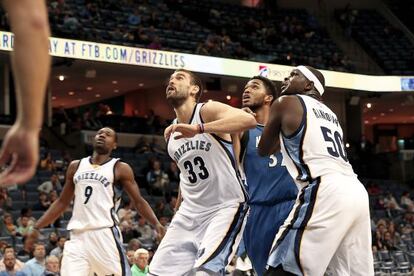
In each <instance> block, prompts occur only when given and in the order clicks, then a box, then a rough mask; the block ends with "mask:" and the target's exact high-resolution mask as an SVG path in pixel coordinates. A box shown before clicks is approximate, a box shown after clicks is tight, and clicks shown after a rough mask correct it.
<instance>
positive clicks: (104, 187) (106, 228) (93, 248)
mask: <svg viewBox="0 0 414 276" xmlns="http://www.w3.org/2000/svg"><path fill="white" fill-rule="evenodd" d="M116 145H117V134H116V132H115V131H114V130H113V129H111V128H109V127H104V128H102V129H100V130H98V132H97V133H96V135H95V139H94V143H93V149H94V151H93V154H92V156H90V157H85V158H83V159H81V160H76V161H73V162H72V163H71V164H70V165H69V167H68V170H67V172H66V183H65V186H64V187H63V191H62V193H61V195H60V197H59V198H58V199H57V200H56V201H55V202H54V203H53V204H52V205H51V206H50V208H49V209H48V210H47V211H46V213H45V214H44V215H43V216H42V217H41V218H40V219H39V221H38V222H37V223H36V225H35V227H36V228H42V227H45V226H48V225H50V224H51V223H53V222H54V221H55V220H56V219H57V218H58V217H59V216H60V215H61V214H62V213H63V212H64V211H65V210H66V208H67V207H68V205H69V204H70V202H71V201H72V199H73V196H75V199H74V205H73V214H72V218H71V219H70V221H69V224H68V230H70V236H71V237H70V241H68V242H66V244H65V249H64V251H63V259H62V268H61V275H62V276H66V275H68V276H69V275H79V276H88V275H92V274H93V273H96V274H97V275H116V276H118V275H119V276H121V275H122V276H124V275H131V269H130V267H129V265H128V260H127V258H126V255H125V252H124V250H123V248H122V236H121V232H120V231H119V228H118V226H117V225H118V217H117V215H116V211H117V209H118V206H119V202H120V200H121V193H122V190H125V191H126V192H127V194H128V195H129V197H130V198H131V199H132V201H133V202H134V203H135V208H136V209H137V211H138V213H139V214H140V215H141V216H143V217H144V218H146V219H147V220H148V221H149V222H150V223H151V224H152V225H153V227H154V228H155V229H156V230H157V233H158V234H159V235H160V236H162V235H164V232H165V230H164V227H163V226H162V225H161V224H160V223H159V221H158V219H157V218H156V216H155V214H154V212H153V211H152V209H151V207H150V206H149V204H148V203H147V202H146V201H145V199H144V198H143V197H142V196H141V194H140V192H139V188H138V185H137V183H136V182H135V180H134V173H133V171H132V169H131V167H130V166H129V165H128V164H126V163H124V162H121V161H120V160H119V159H118V158H112V157H111V153H112V151H113V150H114V149H115V148H116Z"/></svg>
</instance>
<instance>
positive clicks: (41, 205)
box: [33, 193, 50, 211]
mask: <svg viewBox="0 0 414 276" xmlns="http://www.w3.org/2000/svg"><path fill="white" fill-rule="evenodd" d="M49 206H50V200H49V198H48V196H47V194H45V193H39V201H38V202H37V203H36V204H35V205H34V206H33V210H35V211H46V210H47V209H48V208H49Z"/></svg>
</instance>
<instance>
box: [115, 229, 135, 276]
mask: <svg viewBox="0 0 414 276" xmlns="http://www.w3.org/2000/svg"><path fill="white" fill-rule="evenodd" d="M111 232H112V235H113V236H114V239H115V244H116V248H117V249H118V254H119V259H120V260H121V268H122V276H131V275H132V274H131V270H130V269H129V266H128V260H127V259H126V256H125V254H124V252H123V250H122V243H121V241H120V240H119V237H120V233H119V231H118V229H117V228H116V227H111ZM127 266H128V267H127Z"/></svg>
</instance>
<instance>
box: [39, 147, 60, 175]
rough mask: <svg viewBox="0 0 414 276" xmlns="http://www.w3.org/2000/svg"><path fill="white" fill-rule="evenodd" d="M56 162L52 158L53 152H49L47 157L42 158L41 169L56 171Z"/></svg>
mask: <svg viewBox="0 0 414 276" xmlns="http://www.w3.org/2000/svg"><path fill="white" fill-rule="evenodd" d="M55 167H56V165H55V162H54V161H53V159H52V154H51V153H50V152H48V153H47V154H46V156H45V158H43V159H41V160H40V169H41V170H46V171H50V172H51V171H54V170H55Z"/></svg>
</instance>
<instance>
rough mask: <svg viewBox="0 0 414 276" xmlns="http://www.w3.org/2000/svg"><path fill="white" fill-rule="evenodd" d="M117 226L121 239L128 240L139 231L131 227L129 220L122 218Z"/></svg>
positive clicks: (136, 236) (137, 234) (137, 235)
mask: <svg viewBox="0 0 414 276" xmlns="http://www.w3.org/2000/svg"><path fill="white" fill-rule="evenodd" d="M119 228H120V229H121V234H122V239H123V240H124V241H128V240H131V239H134V238H138V237H139V233H138V231H137V230H135V229H134V228H133V227H132V222H131V220H124V221H122V222H121V223H120V225H119Z"/></svg>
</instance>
